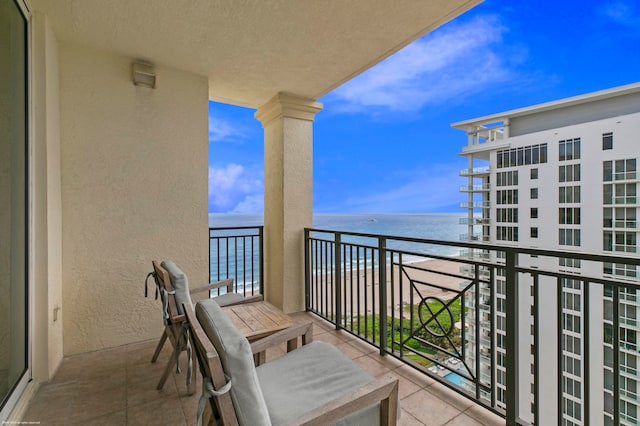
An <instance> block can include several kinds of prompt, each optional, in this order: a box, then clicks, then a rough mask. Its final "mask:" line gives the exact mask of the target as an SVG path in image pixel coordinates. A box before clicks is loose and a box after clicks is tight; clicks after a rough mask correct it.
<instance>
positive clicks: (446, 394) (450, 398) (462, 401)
mask: <svg viewBox="0 0 640 426" xmlns="http://www.w3.org/2000/svg"><path fill="white" fill-rule="evenodd" d="M425 390H426V391H427V392H429V393H431V394H433V395H434V396H435V397H436V398H438V399H441V400H442V401H445V402H446V403H448V404H449V405H451V406H453V407H455V408H457V409H458V410H460V411H465V410H466V409H468V408H470V407H471V406H472V405H474V402H473V401H471V400H470V399H469V398H466V397H464V396H462V395H460V394H459V393H458V392H455V391H453V390H451V389H449V388H448V387H446V386H444V385H441V384H440V383H434V384H433V385H431V386H428V387H426V388H425Z"/></svg>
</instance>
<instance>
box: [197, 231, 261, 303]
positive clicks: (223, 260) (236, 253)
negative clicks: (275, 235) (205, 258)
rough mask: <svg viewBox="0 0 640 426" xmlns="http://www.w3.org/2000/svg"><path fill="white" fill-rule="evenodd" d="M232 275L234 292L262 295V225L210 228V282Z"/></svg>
mask: <svg viewBox="0 0 640 426" xmlns="http://www.w3.org/2000/svg"><path fill="white" fill-rule="evenodd" d="M227 278H234V291H235V292H237V293H242V294H243V295H245V296H246V295H254V294H256V293H259V294H264V227H263V226H233V227H210V228H209V281H220V280H223V279H227Z"/></svg>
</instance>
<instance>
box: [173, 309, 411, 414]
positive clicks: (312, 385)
mask: <svg viewBox="0 0 640 426" xmlns="http://www.w3.org/2000/svg"><path fill="white" fill-rule="evenodd" d="M184 310H185V315H186V317H187V320H188V323H189V327H190V329H191V332H190V333H189V335H190V339H191V342H192V346H193V348H194V351H195V352H196V355H197V356H196V358H197V359H198V363H199V366H200V369H201V372H202V377H203V382H202V385H203V390H202V396H201V397H200V403H199V404H198V417H197V418H198V426H200V425H201V424H202V412H203V410H204V405H205V403H206V401H207V400H208V401H209V403H210V404H211V411H212V412H213V413H214V414H213V415H214V416H216V417H217V418H216V420H217V421H218V423H219V424H220V423H221V424H223V425H238V424H240V425H251V426H260V425H272V424H273V425H284V424H286V425H293V424H314V425H321V424H322V425H324V424H329V423H330V424H339V425H351V424H358V425H376V424H382V425H395V424H396V421H397V418H398V415H399V407H398V379H397V378H395V377H393V376H391V375H387V376H383V377H382V378H379V379H375V378H373V377H372V376H371V375H370V374H369V373H367V372H366V371H365V370H363V369H362V368H361V367H360V366H359V365H357V364H356V363H354V362H353V361H351V360H350V359H349V358H347V357H346V356H345V355H344V354H343V353H342V352H340V351H339V350H338V349H336V348H335V347H333V346H332V345H329V344H327V343H324V342H312V339H313V337H312V323H311V322H307V323H304V324H297V325H294V326H293V327H290V328H288V329H285V330H282V331H280V332H277V333H275V334H272V335H271V336H269V337H265V338H263V339H261V340H258V341H256V342H254V343H252V344H249V342H248V340H247V339H246V338H245V337H244V336H243V335H242V334H241V333H240V332H239V331H238V329H237V328H235V327H234V325H233V324H232V323H231V321H230V319H229V318H228V317H227V316H226V314H225V313H224V311H223V310H222V309H221V308H220V307H219V306H218V305H217V304H216V303H215V301H214V300H207V301H201V302H198V303H197V304H196V309H195V312H194V311H193V310H192V308H191V307H190V306H189V305H187V304H185V307H184ZM298 337H301V340H302V346H301V347H299V348H298V347H297V346H298V345H297V339H298ZM285 342H286V343H287V350H288V352H287V353H286V354H285V355H283V356H282V357H280V358H277V359H275V360H272V361H269V362H267V363H264V364H262V365H259V366H258V367H256V366H255V365H254V358H253V355H254V354H257V353H260V352H263V351H265V350H266V349H267V348H269V347H272V346H274V345H280V344H284V343H285Z"/></svg>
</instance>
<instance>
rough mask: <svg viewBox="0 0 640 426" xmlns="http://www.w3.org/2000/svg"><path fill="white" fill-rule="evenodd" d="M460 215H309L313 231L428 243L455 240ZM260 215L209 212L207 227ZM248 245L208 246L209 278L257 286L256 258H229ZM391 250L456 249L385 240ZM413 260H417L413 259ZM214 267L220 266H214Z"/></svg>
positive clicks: (251, 222)
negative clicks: (231, 280) (209, 253)
mask: <svg viewBox="0 0 640 426" xmlns="http://www.w3.org/2000/svg"><path fill="white" fill-rule="evenodd" d="M460 217H462V214H461V213H422V214H418V213H403V214H392V213H372V214H363V213H351V214H334V213H320V214H314V216H313V228H316V229H324V230H333V231H348V232H358V233H365V234H381V235H388V236H394V237H411V238H424V239H432V240H444V241H459V237H460V234H462V233H464V232H465V231H466V229H467V228H466V226H465V225H460V223H459V218H460ZM263 223H264V220H263V215H262V214H240V213H225V214H222V213H212V214H209V226H210V227H240V226H260V225H263ZM343 241H344V242H349V243H357V244H364V245H376V244H377V242H376V240H374V239H370V238H369V239H367V238H361V237H345V238H344V239H343ZM248 244H250V241H249V240H248V239H246V240H236V241H234V242H233V243H232V246H231V247H227V246H219V245H218V244H217V243H213V242H212V244H211V260H212V262H211V270H210V272H211V279H212V280H218V279H223V278H226V277H227V276H233V277H234V278H235V279H236V283H237V284H238V285H239V286H240V287H243V286H244V285H247V287H255V286H256V285H257V277H256V271H257V269H258V264H259V262H258V259H257V257H255V256H254V257H253V258H244V257H242V256H241V257H238V256H236V255H233V253H234V250H235V249H236V246H237V249H238V250H239V251H241V252H243V251H244V246H245V245H247V246H248ZM388 247H389V248H392V249H399V250H406V251H418V252H421V253H430V254H434V255H441V256H456V255H458V254H459V248H456V247H452V246H445V245H424V244H415V243H407V242H397V241H389V243H388ZM416 260H417V258H416ZM218 264H220V265H223V264H224V266H220V267H218Z"/></svg>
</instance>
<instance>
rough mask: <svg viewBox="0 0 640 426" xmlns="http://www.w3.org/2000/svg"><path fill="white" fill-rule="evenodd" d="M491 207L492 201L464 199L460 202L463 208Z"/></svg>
mask: <svg viewBox="0 0 640 426" xmlns="http://www.w3.org/2000/svg"><path fill="white" fill-rule="evenodd" d="M490 207H491V202H490V201H472V202H468V201H463V202H461V203H460V208H461V209H472V208H473V209H488V208H490Z"/></svg>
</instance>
